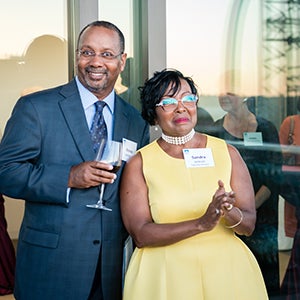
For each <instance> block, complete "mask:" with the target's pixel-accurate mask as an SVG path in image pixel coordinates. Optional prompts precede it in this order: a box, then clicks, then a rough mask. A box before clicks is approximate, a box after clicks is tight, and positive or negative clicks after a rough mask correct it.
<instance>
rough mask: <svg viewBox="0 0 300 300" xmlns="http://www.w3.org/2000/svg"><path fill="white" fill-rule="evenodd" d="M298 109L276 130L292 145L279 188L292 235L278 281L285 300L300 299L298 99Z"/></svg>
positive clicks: (299, 144) (287, 231) (280, 136)
mask: <svg viewBox="0 0 300 300" xmlns="http://www.w3.org/2000/svg"><path fill="white" fill-rule="evenodd" d="M297 110H298V113H297V114H295V115H291V116H288V117H286V118H285V119H284V120H283V122H282V124H281V126H280V130H279V139H280V143H281V145H284V146H288V145H290V147H291V149H290V150H291V151H290V152H289V151H288V150H289V149H287V151H284V155H285V157H286V158H293V159H292V160H293V165H287V166H283V170H284V180H285V181H284V185H283V189H282V195H283V197H284V199H285V200H286V201H288V202H289V203H290V204H292V206H288V205H287V203H285V204H286V206H285V209H286V210H285V230H286V233H288V234H289V236H292V237H294V240H293V247H292V252H291V256H290V260H289V263H288V266H287V269H286V272H285V275H284V278H283V281H282V284H281V292H282V294H283V295H286V298H285V299H287V300H292V299H300V191H299V185H300V154H299V153H300V151H299V149H300V148H299V146H300V99H299V100H298V102H297ZM290 135H291V136H290ZM287 148H289V147H287ZM293 151H294V153H293Z"/></svg>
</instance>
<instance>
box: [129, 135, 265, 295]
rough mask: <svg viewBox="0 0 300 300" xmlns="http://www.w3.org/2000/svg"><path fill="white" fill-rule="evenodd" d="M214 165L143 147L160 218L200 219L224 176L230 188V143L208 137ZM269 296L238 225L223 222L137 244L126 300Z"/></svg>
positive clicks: (157, 219) (151, 198) (154, 209)
mask: <svg viewBox="0 0 300 300" xmlns="http://www.w3.org/2000/svg"><path fill="white" fill-rule="evenodd" d="M207 138H208V140H207V147H208V148H211V149H212V154H213V159H214V163H215V166H214V167H205V168H203V167H200V168H186V166H185V162H184V160H183V159H176V158H172V157H170V156H169V155H167V154H166V153H165V152H164V151H163V150H162V149H161V148H160V147H159V145H158V144H157V142H156V141H154V142H152V143H151V144H149V145H147V146H146V147H144V148H142V149H141V150H140V152H141V154H142V158H143V171H144V175H145V179H146V183H147V185H148V187H149V205H150V209H151V213H152V217H153V220H154V222H156V223H172V222H180V221H184V220H189V219H194V218H198V217H200V216H201V215H202V214H203V213H204V212H205V210H206V208H207V206H208V204H209V202H210V201H211V199H212V196H213V194H214V193H215V191H216V189H217V187H218V185H217V182H218V180H219V179H221V180H222V181H223V182H224V183H225V186H226V190H230V184H229V183H230V174H231V160H230V156H229V153H228V149H227V146H226V144H225V142H224V141H223V140H221V139H217V138H214V137H211V136H207ZM183 299H187V300H201V299H204V300H263V299H268V296H267V292H266V289H265V285H264V281H263V277H262V275H261V272H260V269H259V267H258V264H257V262H256V260H255V258H254V256H253V254H252V253H251V252H250V250H249V249H248V248H247V246H246V245H245V244H244V243H243V242H242V241H241V240H240V239H239V238H238V237H237V236H236V235H235V234H234V232H233V230H232V229H228V228H226V227H225V226H224V223H222V222H220V223H219V225H217V226H216V227H215V228H214V229H213V230H212V231H210V232H206V233H200V234H198V235H195V236H193V237H191V238H187V239H185V240H182V241H180V242H178V243H175V244H172V245H169V246H164V247H145V248H141V249H138V248H136V249H135V251H134V253H133V255H132V257H131V260H130V263H129V267H128V270H127V273H126V277H125V285H124V297H123V300H183Z"/></svg>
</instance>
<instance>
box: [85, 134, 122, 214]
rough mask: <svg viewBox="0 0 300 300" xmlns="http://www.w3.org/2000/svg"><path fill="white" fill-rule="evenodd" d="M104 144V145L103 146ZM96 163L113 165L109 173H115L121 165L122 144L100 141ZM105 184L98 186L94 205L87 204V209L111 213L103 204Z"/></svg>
mask: <svg viewBox="0 0 300 300" xmlns="http://www.w3.org/2000/svg"><path fill="white" fill-rule="evenodd" d="M105 143H106V145H105ZM95 160H97V161H101V162H104V163H107V164H110V165H113V169H112V170H111V171H110V172H113V173H116V172H117V171H118V170H119V169H120V167H121V164H122V143H120V142H116V141H107V142H106V141H105V140H104V139H103V140H101V141H100V147H99V150H98V152H97V155H96V159H95ZM104 187H105V184H104V183H101V185H100V196H99V200H98V202H97V203H96V204H87V205H86V206H87V207H89V208H97V209H103V210H108V211H111V210H112V209H111V208H108V207H106V206H105V205H104V203H103V194H104Z"/></svg>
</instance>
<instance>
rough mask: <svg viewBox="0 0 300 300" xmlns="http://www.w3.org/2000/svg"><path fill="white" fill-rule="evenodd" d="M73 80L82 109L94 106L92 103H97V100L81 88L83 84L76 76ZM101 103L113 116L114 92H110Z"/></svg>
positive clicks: (85, 89)
mask: <svg viewBox="0 0 300 300" xmlns="http://www.w3.org/2000/svg"><path fill="white" fill-rule="evenodd" d="M75 80H76V84H77V87H78V90H79V95H80V98H81V103H82V106H83V109H84V110H86V109H88V108H89V107H90V106H92V105H94V103H95V102H96V101H98V98H97V97H96V96H95V95H94V94H93V93H92V92H90V91H89V90H88V89H87V88H86V87H84V86H83V84H82V83H81V82H80V81H79V79H78V76H76V77H75ZM102 101H105V103H106V104H107V107H108V108H109V110H110V112H111V113H112V114H113V113H114V109H115V91H114V90H112V91H111V92H110V94H109V95H108V96H107V97H106V98H104V99H103V100H102Z"/></svg>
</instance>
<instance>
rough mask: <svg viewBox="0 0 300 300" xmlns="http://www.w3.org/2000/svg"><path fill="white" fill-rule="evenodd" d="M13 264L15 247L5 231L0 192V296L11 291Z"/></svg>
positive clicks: (13, 275)
mask: <svg viewBox="0 0 300 300" xmlns="http://www.w3.org/2000/svg"><path fill="white" fill-rule="evenodd" d="M15 264H16V257H15V249H14V246H13V243H12V241H11V239H10V237H9V235H8V232H7V222H6V219H5V209H4V198H3V196H2V195H1V194H0V296H1V295H7V294H12V292H13V288H14V278H15Z"/></svg>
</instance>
